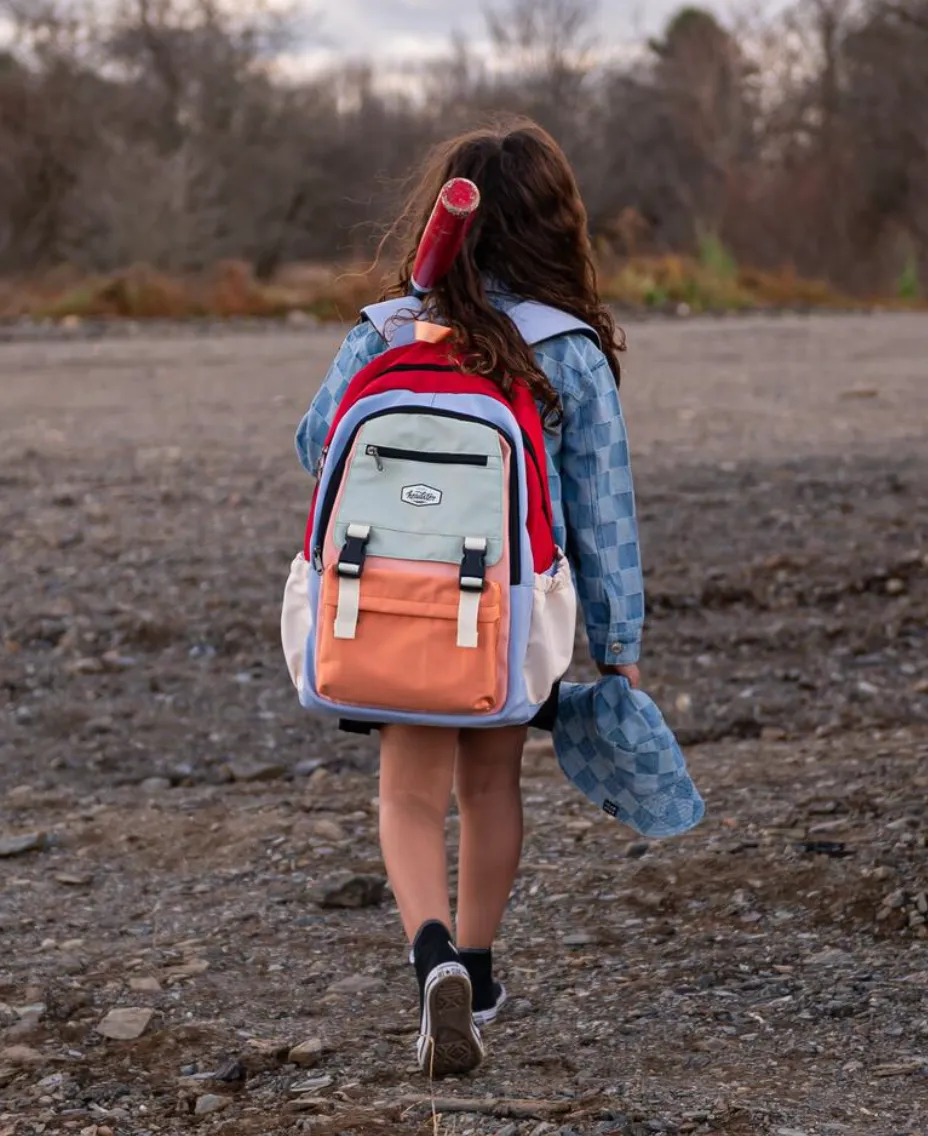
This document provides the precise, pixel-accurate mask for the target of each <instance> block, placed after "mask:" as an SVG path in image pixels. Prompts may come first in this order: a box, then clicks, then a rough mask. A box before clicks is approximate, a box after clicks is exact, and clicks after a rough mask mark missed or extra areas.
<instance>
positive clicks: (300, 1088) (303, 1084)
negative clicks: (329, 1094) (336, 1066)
mask: <svg viewBox="0 0 928 1136" xmlns="http://www.w3.org/2000/svg"><path fill="white" fill-rule="evenodd" d="M333 1083H334V1078H333V1077H329V1076H323V1077H311V1078H310V1079H309V1080H308V1081H298V1082H297V1083H296V1084H294V1085H291V1086H290V1095H291V1096H295V1097H298V1096H302V1095H303V1094H304V1093H318V1092H319V1090H320V1089H327V1088H328V1087H329V1086H330V1085H331V1084H333Z"/></svg>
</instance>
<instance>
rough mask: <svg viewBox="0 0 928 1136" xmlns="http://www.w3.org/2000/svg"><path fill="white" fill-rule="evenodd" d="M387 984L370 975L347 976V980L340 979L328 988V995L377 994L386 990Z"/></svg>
mask: <svg viewBox="0 0 928 1136" xmlns="http://www.w3.org/2000/svg"><path fill="white" fill-rule="evenodd" d="M386 988H387V984H386V983H385V982H384V980H383V979H382V978H375V977H374V976H373V975H372V974H349V975H348V977H347V978H340V979H339V980H338V982H333V983H332V985H331V986H330V987H329V990H328V992H329V993H330V994H379V993H381V992H382V991H384V990H386Z"/></svg>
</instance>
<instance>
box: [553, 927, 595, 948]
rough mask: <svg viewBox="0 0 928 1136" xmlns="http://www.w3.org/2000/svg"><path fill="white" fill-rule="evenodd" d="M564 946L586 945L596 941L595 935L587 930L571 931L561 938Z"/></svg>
mask: <svg viewBox="0 0 928 1136" xmlns="http://www.w3.org/2000/svg"><path fill="white" fill-rule="evenodd" d="M561 942H562V943H563V944H564V946H565V947H588V946H590V945H591V944H592V943H595V942H596V936H595V935H591V934H590V932H589V931H571V932H570V934H567V935H565V936H564V938H563V939H562V940H561Z"/></svg>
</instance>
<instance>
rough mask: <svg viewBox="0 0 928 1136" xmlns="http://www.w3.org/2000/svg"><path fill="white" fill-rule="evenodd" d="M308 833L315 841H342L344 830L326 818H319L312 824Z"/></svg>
mask: <svg viewBox="0 0 928 1136" xmlns="http://www.w3.org/2000/svg"><path fill="white" fill-rule="evenodd" d="M310 831H311V832H312V834H313V836H314V837H315V838H316V839H317V840H344V839H345V830H344V829H343V828H342V826H341V825H340V824H338V823H337V822H336V821H334V820H329V819H328V817H319V819H318V820H314V821H313V822H312V825H311V828H310Z"/></svg>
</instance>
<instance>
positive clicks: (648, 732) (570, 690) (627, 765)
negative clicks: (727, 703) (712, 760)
mask: <svg viewBox="0 0 928 1136" xmlns="http://www.w3.org/2000/svg"><path fill="white" fill-rule="evenodd" d="M553 734H554V751H555V754H556V755H557V760H558V764H559V765H560V767H561V770H562V771H563V773H564V775H565V776H566V777H567V779H568V780H569V781H570V782H571V783H572V784H573V785H575V786H576V787H577V788H578V789H579V790H580V792H581V793H583V794H584V796H586V797H587V798H589V800H590V801H592V802H593V804H594V805H596V806H597V808H600V809H603V810H604V811H605V812H607V813H608V814H609V815H610V816H614V817H615V818H616V819H617V820H620V821H622V822H624V823H625V824H627V825H629V826H630V827H632V828H633V829H635V830H636V832H640V833H641V834H642V836H649V837H654V838H657V837H666V836H679V835H680V834H681V833H683V832H686V831H687V830H689V829H691V828H693V827H695V826H696V825H697V824H699V822H700V821H701V820H702V818H703V816H704V815H705V811H706V808H705V804H704V803H703V800H702V797H701V796H700V795H699V790H698V789H697V788H696V786H695V785H694V784H693V781H692V779H691V778H690V776H689V774H688V773H687V769H686V760H685V758H684V757H683V753H682V751H681V749H680V746H679V745H678V744H677V739H676V738H675V737H674V735H673V731H672V730H671V729H670V727H669V726H668V725H667V723H666V722H665V721H664V718H663V715H662V714H661V712H660V710H659V709H658V708H657V706H656V705H655V704H654V702H653V701H652V700H651V699H650V698H649V697H648V695H647V694H645V693H644V692H643V691H641V690H632V689H631V687H630V686H629V684H628V682H627V680H626V679H624V678H622V677H621V676H620V675H609V676H607V677H605V678H602V679H600V680H599V682H596V683H567V682H565V683H563V684H562V685H561V689H560V696H559V699H558V708H557V719H556V721H555V725H554V731H553Z"/></svg>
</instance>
